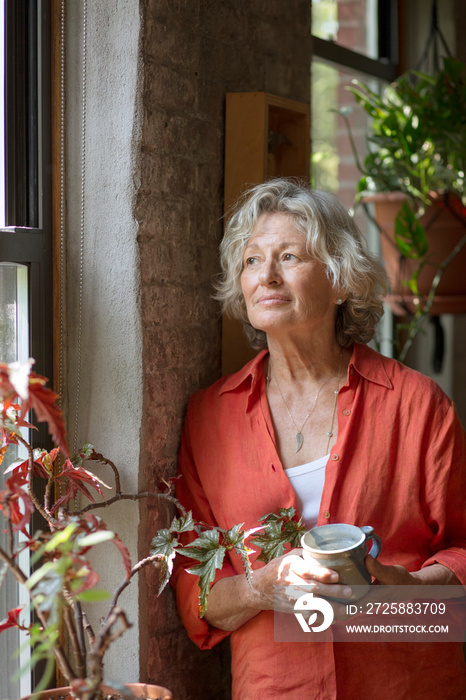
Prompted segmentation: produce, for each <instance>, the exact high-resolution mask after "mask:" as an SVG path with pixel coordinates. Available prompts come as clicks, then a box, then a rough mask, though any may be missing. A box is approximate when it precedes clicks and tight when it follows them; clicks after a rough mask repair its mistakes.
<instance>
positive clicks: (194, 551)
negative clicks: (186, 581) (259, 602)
mask: <svg viewBox="0 0 466 700" xmlns="http://www.w3.org/2000/svg"><path fill="white" fill-rule="evenodd" d="M219 539H220V536H219V531H218V530H216V529H212V530H207V531H206V532H203V533H202V535H200V536H199V537H198V538H197V539H195V540H194V542H192V543H191V544H190V545H188V546H187V547H182V548H181V547H180V548H179V549H178V551H179V552H180V553H181V554H184V555H185V556H187V557H191V558H192V559H197V560H198V561H199V562H200V563H199V564H195V565H194V566H192V567H191V568H189V569H187V571H188V573H190V574H195V575H196V576H199V614H200V616H201V617H203V616H204V614H205V612H206V610H207V596H208V594H209V591H210V584H211V583H212V582H213V580H214V578H215V573H216V571H217V569H221V568H222V566H223V560H224V557H225V552H226V548H225V547H224V546H223V545H221V544H220V542H219Z"/></svg>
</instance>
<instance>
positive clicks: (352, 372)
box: [349, 367, 354, 376]
mask: <svg viewBox="0 0 466 700" xmlns="http://www.w3.org/2000/svg"><path fill="white" fill-rule="evenodd" d="M349 373H350V374H351V376H353V374H354V369H353V368H352V367H351V369H350V371H349Z"/></svg>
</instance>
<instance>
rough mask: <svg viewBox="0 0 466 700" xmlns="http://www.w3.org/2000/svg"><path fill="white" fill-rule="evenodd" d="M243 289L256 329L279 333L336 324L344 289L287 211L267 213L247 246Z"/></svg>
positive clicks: (327, 328)
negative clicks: (314, 254) (333, 279)
mask: <svg viewBox="0 0 466 700" xmlns="http://www.w3.org/2000/svg"><path fill="white" fill-rule="evenodd" d="M243 264H244V267H243V272H242V273H241V289H242V291H243V295H244V299H245V302H246V308H247V313H248V317H249V321H250V323H251V324H252V326H253V327H254V328H257V329H259V330H263V331H265V332H266V333H267V334H268V335H276V334H280V333H283V332H285V333H287V332H293V331H299V332H304V333H309V332H311V331H315V330H316V329H317V330H318V331H322V332H325V331H328V332H331V333H332V334H333V333H334V328H335V317H336V310H337V305H336V300H337V298H338V295H339V293H338V290H335V289H334V288H333V287H332V285H331V284H330V282H329V280H328V278H327V276H326V274H325V267H324V265H323V264H322V263H321V262H319V261H317V260H316V259H315V258H313V257H312V256H311V255H310V254H309V253H308V252H307V251H306V239H305V237H304V235H303V234H302V233H301V232H300V231H298V230H297V229H296V228H295V226H294V224H293V219H292V218H291V217H290V216H288V215H287V214H262V216H261V217H260V218H259V220H258V222H257V225H256V227H255V229H254V232H253V235H252V236H251V238H250V239H249V241H248V243H247V245H246V248H245V250H244V257H243Z"/></svg>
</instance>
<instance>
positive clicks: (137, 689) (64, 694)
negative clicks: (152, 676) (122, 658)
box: [21, 683, 173, 700]
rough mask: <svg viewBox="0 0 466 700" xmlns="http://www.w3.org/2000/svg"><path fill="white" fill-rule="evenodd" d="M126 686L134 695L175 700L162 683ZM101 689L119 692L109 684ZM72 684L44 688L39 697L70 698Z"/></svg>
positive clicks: (129, 684) (45, 698)
mask: <svg viewBox="0 0 466 700" xmlns="http://www.w3.org/2000/svg"><path fill="white" fill-rule="evenodd" d="M125 686H126V687H127V688H129V690H130V691H131V692H132V694H133V695H134V697H136V698H150V700H173V695H172V694H171V692H170V691H169V690H167V688H163V687H162V686H161V685H148V684H146V683H125ZM101 689H102V691H103V692H104V693H107V694H108V695H118V693H117V692H116V691H115V690H114V689H113V688H110V687H109V686H108V685H105V684H103V685H101ZM70 690H71V689H70V686H66V687H64V688H55V689H54V690H43V691H42V692H41V693H39V695H38V696H35V697H38V698H40V700H49V698H50V700H53V699H57V700H58V698H65V700H69V698H71V696H70V695H69V693H70ZM30 697H32V696H30V695H28V696H26V697H24V698H21V700H28V698H30Z"/></svg>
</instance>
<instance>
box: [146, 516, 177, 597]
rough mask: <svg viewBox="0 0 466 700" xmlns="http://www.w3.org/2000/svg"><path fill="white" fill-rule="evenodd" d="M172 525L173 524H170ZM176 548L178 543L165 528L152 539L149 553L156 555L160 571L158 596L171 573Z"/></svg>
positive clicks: (156, 564) (155, 564)
mask: <svg viewBox="0 0 466 700" xmlns="http://www.w3.org/2000/svg"><path fill="white" fill-rule="evenodd" d="M172 525H173V523H172ZM177 546H178V541H177V540H176V539H175V538H174V537H172V535H171V534H170V531H169V530H168V529H167V528H163V529H162V530H159V531H158V533H157V534H156V536H155V537H154V538H153V539H152V543H151V547H150V553H151V554H152V555H154V554H156V555H158V557H159V558H158V559H157V562H156V563H155V562H154V566H157V567H158V568H160V569H161V571H162V578H161V582H160V586H159V594H160V593H161V592H162V591H163V589H164V588H165V586H166V585H167V583H168V581H169V580H170V576H171V574H172V571H173V561H174V559H175V556H176V550H175V548H176V547H177Z"/></svg>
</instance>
